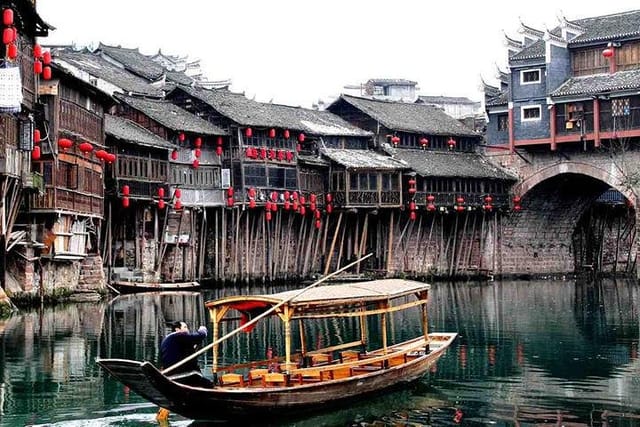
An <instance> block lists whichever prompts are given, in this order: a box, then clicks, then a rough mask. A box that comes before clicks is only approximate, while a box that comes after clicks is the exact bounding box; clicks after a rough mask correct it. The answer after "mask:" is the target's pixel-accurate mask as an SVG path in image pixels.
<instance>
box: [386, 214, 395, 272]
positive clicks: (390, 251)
mask: <svg viewBox="0 0 640 427" xmlns="http://www.w3.org/2000/svg"><path fill="white" fill-rule="evenodd" d="M394 219H395V212H394V211H391V218H390V219H389V243H388V246H387V247H388V253H387V268H386V270H387V271H386V274H387V276H388V275H389V271H390V270H391V262H392V261H393V227H394Z"/></svg>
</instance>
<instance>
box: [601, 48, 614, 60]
mask: <svg viewBox="0 0 640 427" xmlns="http://www.w3.org/2000/svg"><path fill="white" fill-rule="evenodd" d="M613 54H614V51H613V48H610V47H608V48H606V49H605V50H603V51H602V56H604V57H605V58H611V57H612V56H613Z"/></svg>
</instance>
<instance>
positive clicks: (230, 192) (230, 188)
mask: <svg viewBox="0 0 640 427" xmlns="http://www.w3.org/2000/svg"><path fill="white" fill-rule="evenodd" d="M227 197H233V187H229V188H227Z"/></svg>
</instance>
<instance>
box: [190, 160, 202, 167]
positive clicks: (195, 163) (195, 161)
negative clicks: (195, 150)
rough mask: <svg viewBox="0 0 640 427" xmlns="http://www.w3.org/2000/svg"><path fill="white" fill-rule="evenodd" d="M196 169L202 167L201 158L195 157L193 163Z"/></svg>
mask: <svg viewBox="0 0 640 427" xmlns="http://www.w3.org/2000/svg"><path fill="white" fill-rule="evenodd" d="M192 166H193V168H194V169H198V168H199V167H200V160H198V159H195V160H194V161H193V163H192Z"/></svg>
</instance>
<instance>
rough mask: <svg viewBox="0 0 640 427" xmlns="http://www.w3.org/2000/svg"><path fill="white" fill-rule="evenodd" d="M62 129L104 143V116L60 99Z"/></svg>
mask: <svg viewBox="0 0 640 427" xmlns="http://www.w3.org/2000/svg"><path fill="white" fill-rule="evenodd" d="M32 74H33V73H32ZM60 129H64V130H67V131H69V132H71V133H74V134H80V135H82V137H83V138H87V139H89V140H90V141H91V142H98V143H100V144H102V143H103V141H104V136H103V135H104V133H103V119H102V116H100V115H98V114H97V113H94V112H93V111H89V110H87V109H86V108H83V107H81V106H79V105H78V104H75V103H73V102H70V101H67V100H64V99H60Z"/></svg>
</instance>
